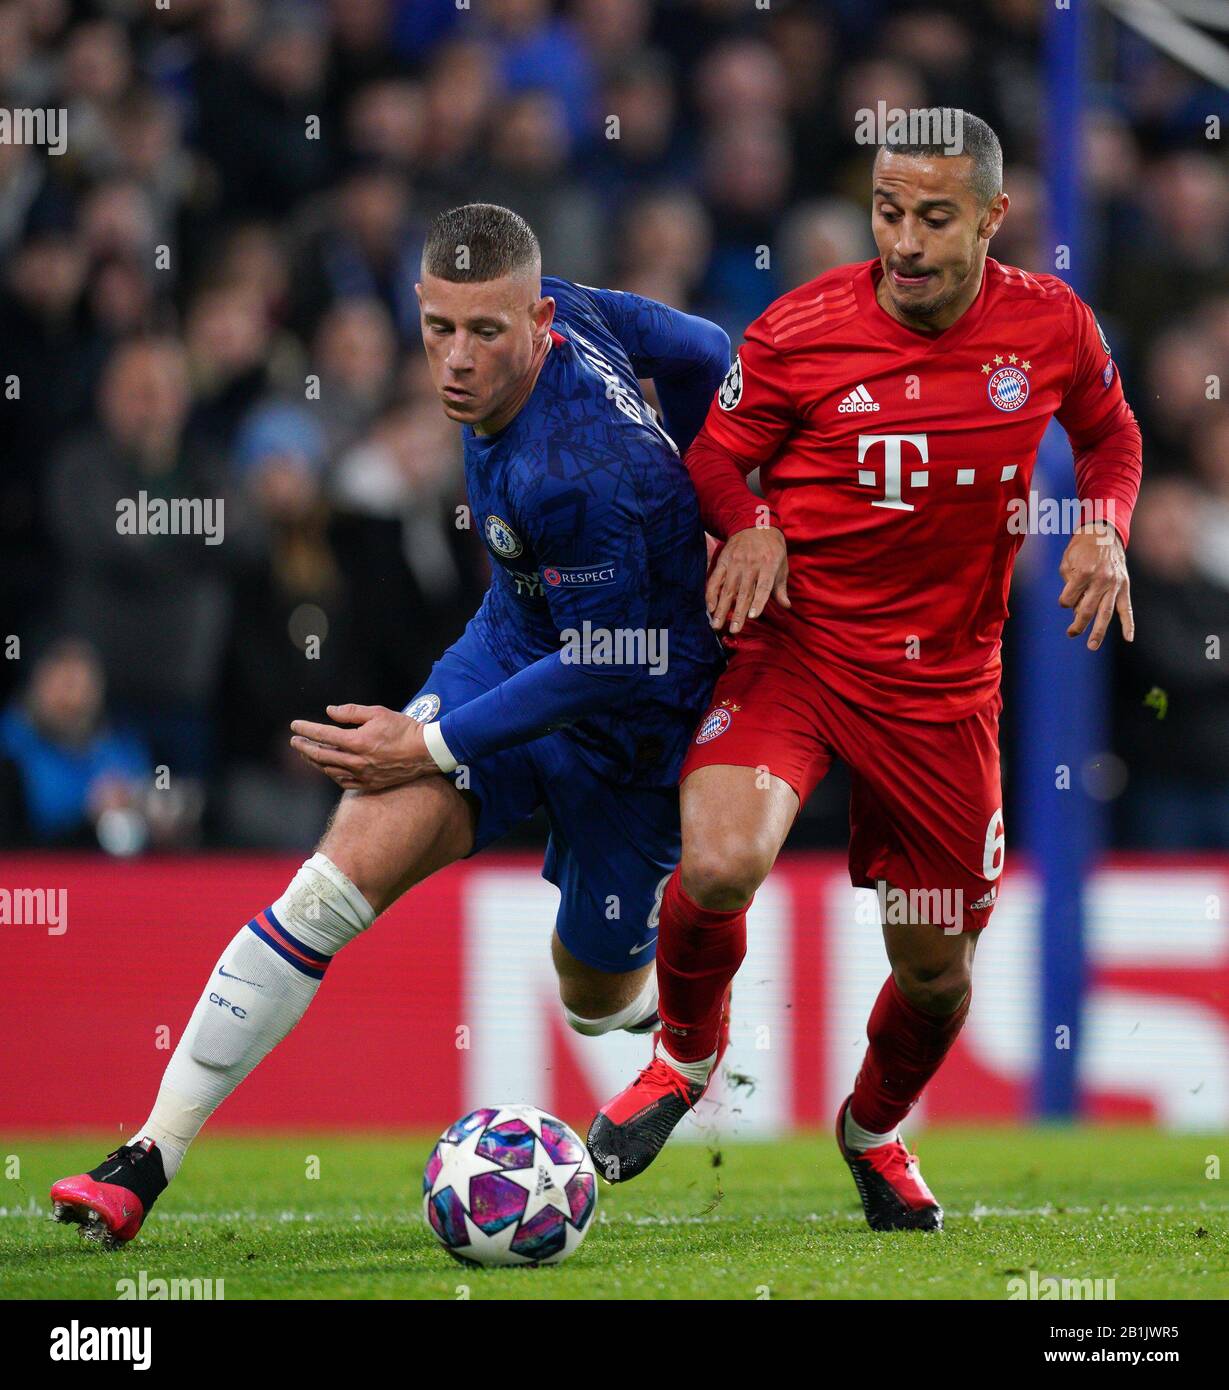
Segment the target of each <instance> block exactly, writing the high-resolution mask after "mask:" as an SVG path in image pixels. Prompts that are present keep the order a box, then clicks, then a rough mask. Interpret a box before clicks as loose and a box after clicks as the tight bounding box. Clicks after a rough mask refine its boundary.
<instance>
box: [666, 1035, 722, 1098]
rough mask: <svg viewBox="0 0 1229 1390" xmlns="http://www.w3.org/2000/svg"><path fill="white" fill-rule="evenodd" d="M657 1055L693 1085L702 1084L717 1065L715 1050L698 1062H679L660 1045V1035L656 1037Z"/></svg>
mask: <svg viewBox="0 0 1229 1390" xmlns="http://www.w3.org/2000/svg"><path fill="white" fill-rule="evenodd" d="M657 1056H658V1057H660V1058H661V1060H662V1061H663V1062H665V1063H666V1065H667V1066H670V1067H673V1068H674V1070H675V1071H676V1072H678V1073H679V1075H680V1076H685V1077H686V1078H687V1080H688V1081H690V1082H691V1083H692V1084H693V1085H695V1086H703V1085H704V1084H705V1083H706V1082H707V1081H708V1078H709V1076H710V1075H711V1074H712V1070H713V1068H714V1067H715V1066H716V1065H717V1054H716V1052H714V1053H713V1055H712V1056H711V1057H705V1058H704V1060H703V1061H700V1062H680V1061H679V1060H678V1058H677V1057H671V1056H670V1054H669V1053H668V1052H667V1051H666V1049H665V1048H664V1047H663V1046H662V1042H661V1038H660V1036H659V1037H658V1039H657Z"/></svg>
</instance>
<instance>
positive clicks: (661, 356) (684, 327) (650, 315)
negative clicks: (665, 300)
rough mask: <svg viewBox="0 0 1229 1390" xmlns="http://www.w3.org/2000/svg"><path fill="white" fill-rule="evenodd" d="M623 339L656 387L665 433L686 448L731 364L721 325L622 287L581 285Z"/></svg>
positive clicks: (638, 371)
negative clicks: (605, 287) (606, 287)
mask: <svg viewBox="0 0 1229 1390" xmlns="http://www.w3.org/2000/svg"><path fill="white" fill-rule="evenodd" d="M581 288H582V289H584V290H585V293H586V294H588V295H589V297H590V298H591V299H592V300H593V301H594V302H595V303H596V305H597V307H598V310H599V312H600V313H601V315H602V317H603V318H604V319H605V320H606V323H607V325H608V327H609V328H610V331H611V332H612V333H613V334H614V335H615V337H616V338H618V340H619V342H620V343H622V344H623V350H624V351H625V352H626V353H627V356H628V358H629V360H630V361H631V364H632V369H633V371H635V373H636V375H637V376H638V377H641V378H650V379H651V380H652V382H653V384H654V386H656V387H657V398H658V400H659V401H660V402H661V410H662V418H663V421H664V424H665V427H666V433H667V434H669V436H670V438H671V439H673V440H674V442H675V444H677V445H678V448H679V452H680V453H684V452H685V451H686V450H687V448H688V446H689V445H690V444H691V441H692V440H693V439H694V438H695V437H696V435H697V434H698V433H699V430H700V426H701V425H702V424H703V423H704V417H705V415H706V414H707V412H708V407H709V402H710V401H711V400H712V399H713V395H714V393H715V392H716V390H717V387H718V386H719V385H720V384H721V379H722V377H724V376H725V374H726V372H727V371H728V370H729V366H730V339H729V336H728V334H727V333H726V331H725V329H723V328H722V327H720V325H718V324H715V323H712V322H710V321H709V320H708V319H704V318H700V317H699V316H698V315H696V314H685V313H683V312H682V310H681V309H673V308H671V307H670V305H669V304H662V303H661V302H660V301H659V300H656V299H646V298H645V297H644V296H643V295H639V294H631V293H629V292H627V291H624V290H604V289H595V288H591V287H588V286H581Z"/></svg>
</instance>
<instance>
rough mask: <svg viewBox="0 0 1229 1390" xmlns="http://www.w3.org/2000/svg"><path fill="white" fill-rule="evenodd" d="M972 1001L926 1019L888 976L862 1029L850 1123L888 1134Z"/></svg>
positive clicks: (917, 1093)
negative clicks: (863, 1036)
mask: <svg viewBox="0 0 1229 1390" xmlns="http://www.w3.org/2000/svg"><path fill="white" fill-rule="evenodd" d="M972 997H973V991H972V990H971V989H970V990H969V992H968V994H967V995H965V998H964V1003H963V1004H961V1006H960V1007H959V1008H958V1009H957V1010H956V1012H955V1013H953V1014H945V1015H943V1016H942V1017H939V1016H937V1015H935V1014H926V1013H923V1012H922V1011H921V1009H919V1008H917V1007H916V1006H915V1005H913V1004H911V1003H910V1002H909V1001H908V1000H907V999H906V998H905V996H904V995H903V994H902V993H901V992H900V988H899V986H898V985H897V983H896V980H895V977H894V976H892V975H889V976H888V978H887V981H886V982H885V984H884V986H883V988H882V989H881V990H880V991H879V998H878V999H876V1000H875V1007H874V1008H873V1009H872V1010H871V1016H870V1018H869V1019H868V1020H867V1024H866V1036H867V1038H868V1039H869V1040H870V1046H869V1047H868V1048H867V1049H866V1056H865V1057H864V1058H863V1059H862V1067H861V1069H860V1070H859V1072H858V1079H857V1080H856V1081H855V1082H854V1086H853V1099H852V1100H851V1101H850V1103H849V1109H850V1113H851V1114H852V1115H853V1120H854V1123H855V1124H857V1125H861V1126H862V1128H863V1129H869V1130H871V1131H872V1132H873V1133H875V1134H887V1133H888V1132H889V1131H890V1130H893V1129H895V1128H896V1126H897V1125H898V1124H900V1122H901V1120H903V1119H904V1118H905V1116H906V1115H907V1114H908V1113H909V1111H910V1110H912V1109H913V1107H914V1105H915V1104H916V1103H917V1099H918V1097H919V1096H920V1095H921V1094H922V1088H923V1087H924V1086H925V1085H926V1083H927V1082H928V1081H929V1080H930V1078H931V1077H932V1076H933V1075H934V1074H935V1072H937V1071H938V1070H939V1065H940V1063H941V1062H942V1061H943V1059H944V1057H946V1056H947V1053H948V1049H949V1048H950V1047H951V1045H952V1043H954V1042H955V1041H956V1035H957V1033H959V1032H960V1030H961V1028H962V1027H963V1026H964V1020H965V1018H966V1016H967V1015H968V1012H969V1001H970V1000H971V999H972Z"/></svg>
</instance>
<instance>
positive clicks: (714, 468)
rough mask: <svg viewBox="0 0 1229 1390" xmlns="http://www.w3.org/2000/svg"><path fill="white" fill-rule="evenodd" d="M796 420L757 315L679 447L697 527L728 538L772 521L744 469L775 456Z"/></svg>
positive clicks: (777, 356) (784, 376) (784, 372)
mask: <svg viewBox="0 0 1229 1390" xmlns="http://www.w3.org/2000/svg"><path fill="white" fill-rule="evenodd" d="M796 420H797V412H796V406H795V403H794V398H793V393H792V391H791V389H790V383H789V378H788V367H787V364H786V361H785V358H784V356H783V354H782V353H781V352H779V351H778V350H777V348H776V347H775V345H774V344H773V341H772V335H771V333H770V332H769V330H768V329H767V328H766V327H765V326H764V323H763V320H762V319H757V320H756V321H755V322H754V323H753V324H752V325H751V326H750V327H749V328H748V329H747V334H746V341H745V342H744V343H743V345H742V346H741V347H740V348H739V349H738V355H737V357H736V358H735V359H734V364H733V365H732V366H731V368H730V370H729V372H728V374H727V375H726V378H725V380H724V381H723V382H722V383H721V386H720V387H719V388H718V390H717V394H716V396H715V397H714V398H713V403H712V404H711V405H710V406H709V408H708V416H707V418H706V419H705V421H704V426H703V428H702V429H701V430H700V433H699V434H698V435H697V436H696V438H695V442H694V443H693V444H692V446H691V448H690V449H689V450H688V451H687V458H686V463H687V471H688V472H689V473H690V474H691V480H692V482H693V483H694V484H695V489H696V495H697V496H698V497H699V499H700V516H701V518H702V520H703V522H704V527H705V530H707V531H710V532H711V533H712V534H713V535H714V536H717V537H719V538H720V539H721V540H728V539H729V537H730V536H732V535H733V534H734V532H735V531H743V530H746V529H747V528H748V527H750V526H756V525H760V526H764V525H769V526H778V525H779V524H780V523H779V522H778V520H777V518H776V516H775V514H774V513H773V512H772V510H771V508H769V506H768V504H767V503H766V502H765V501H764V499H763V498H761V497H757V496H756V495H755V493H753V492H752V491H751V489H750V488H749V487H748V486H747V474H748V473H752V472H754V470H755V469H757V468H759V467H760V465H761V464H764V463H767V462H768V461H769V460H770V459H772V458H774V457H775V456H776V454H777V452H778V450H779V449H780V447H781V445H782V444H783V443H784V441H785V439H786V438H787V437H788V435H789V433H790V431H791V430H792V429H793V427H794V424H795V423H796Z"/></svg>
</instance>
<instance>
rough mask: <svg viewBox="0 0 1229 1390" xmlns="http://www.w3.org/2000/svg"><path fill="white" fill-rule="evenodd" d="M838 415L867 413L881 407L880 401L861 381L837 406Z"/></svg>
mask: <svg viewBox="0 0 1229 1390" xmlns="http://www.w3.org/2000/svg"><path fill="white" fill-rule="evenodd" d="M836 409H837V414H838V415H865V414H869V413H870V412H871V411H872V410H878V409H879V402H878V401H876V400H873V399H872V397H871V393H870V392H869V391H868V390H867V389H866V387H865V386H863V385H862V383H861V382H859V383H858V385H857V386H855V387H854V389H853V390H852V391H851V392H850V393H849V395H847V396H846V397H845V399H844V400H843V401H842V402H841V403H840V405H838V406H837V408H836Z"/></svg>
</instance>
